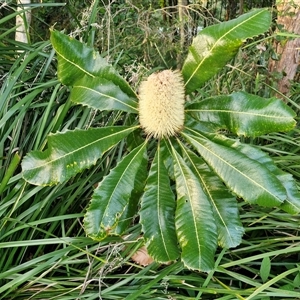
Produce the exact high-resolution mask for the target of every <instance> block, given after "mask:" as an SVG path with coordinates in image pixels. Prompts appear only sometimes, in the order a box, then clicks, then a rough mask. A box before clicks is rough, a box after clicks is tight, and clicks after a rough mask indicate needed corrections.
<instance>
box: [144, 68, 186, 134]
mask: <svg viewBox="0 0 300 300" xmlns="http://www.w3.org/2000/svg"><path fill="white" fill-rule="evenodd" d="M184 100H185V98H184V83H183V78H182V75H181V73H180V72H179V71H171V70H164V71H162V72H158V73H154V74H151V75H150V76H149V77H148V78H147V80H145V81H143V82H142V83H141V85H140V88H139V118H140V124H141V126H142V128H143V129H144V131H145V132H146V134H148V135H149V136H153V137H154V138H159V139H160V138H163V137H168V136H173V135H175V134H176V133H178V132H179V131H180V130H182V128H183V123H184Z"/></svg>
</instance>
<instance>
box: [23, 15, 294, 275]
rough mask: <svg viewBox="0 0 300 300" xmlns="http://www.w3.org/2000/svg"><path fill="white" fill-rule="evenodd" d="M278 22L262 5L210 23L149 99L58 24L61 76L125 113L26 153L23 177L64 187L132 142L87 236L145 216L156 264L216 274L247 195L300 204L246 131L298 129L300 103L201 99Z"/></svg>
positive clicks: (96, 204) (96, 105)
mask: <svg viewBox="0 0 300 300" xmlns="http://www.w3.org/2000/svg"><path fill="white" fill-rule="evenodd" d="M270 23H271V15H270V13H269V12H268V10H266V9H259V10H255V11H251V12H249V13H247V14H245V15H242V16H240V17H239V18H238V19H235V20H231V21H228V22H224V23H221V24H218V25H213V26H210V27H207V28H205V29H203V30H202V31H201V32H200V34H199V35H198V36H197V37H195V39H194V41H193V44H192V45H191V47H190V49H189V53H188V56H187V58H186V60H185V62H184V64H183V68H182V70H181V71H171V70H165V71H161V72H158V73H154V74H151V75H150V76H149V77H148V78H146V79H145V80H144V81H143V82H142V83H141V85H140V88H139V93H138V94H137V93H136V92H135V91H133V90H132V89H131V87H130V86H129V84H128V83H127V82H126V81H125V80H124V79H123V78H122V77H121V76H120V75H119V74H117V72H116V71H115V69H114V68H113V67H111V66H110V65H109V64H108V63H107V62H106V60H104V59H103V58H102V57H101V56H100V55H99V54H98V53H96V52H95V51H94V50H93V49H92V48H89V47H87V46H86V45H84V44H82V43H80V42H79V41H77V40H75V39H71V38H69V37H68V36H66V35H64V34H62V33H60V32H57V31H51V42H52V45H53V47H54V49H55V51H56V54H57V60H58V78H59V80H60V81H61V82H62V84H65V85H68V86H70V87H71V94H70V99H71V101H73V102H74V103H77V104H82V105H85V106H88V107H91V108H93V109H97V110H100V111H105V110H109V111H119V112H122V113H121V114H118V116H121V118H119V119H118V122H117V124H118V125H115V126H114V124H111V125H110V126H104V127H98V128H89V129H87V130H79V129H75V130H74V131H66V132H58V133H55V134H51V135H49V137H48V144H47V149H46V150H44V151H33V152H30V153H29V154H27V156H26V157H24V159H23V162H22V168H23V177H24V179H25V180H27V181H28V182H29V183H31V184H36V185H53V184H58V183H60V182H63V181H65V180H68V179H70V178H71V177H73V176H74V175H75V174H77V173H78V172H80V171H82V170H83V169H86V168H89V167H91V166H92V165H94V164H96V163H97V160H98V159H99V158H100V157H102V156H103V154H104V153H108V151H109V150H111V149H115V148H116V147H119V142H121V141H122V143H121V144H122V147H123V146H124V145H127V146H128V148H127V149H130V150H127V151H124V149H123V148H122V151H120V152H122V153H123V157H122V159H121V160H118V163H117V164H116V166H115V167H114V168H113V169H112V170H111V171H110V173H109V174H108V175H107V176H105V177H104V178H103V179H102V181H101V182H100V183H99V185H98V186H97V187H96V189H95V190H94V194H93V197H92V199H91V201H90V205H89V207H88V209H87V211H86V214H85V217H84V227H85V231H86V233H87V235H88V236H89V237H91V238H92V239H94V240H96V241H101V240H103V239H105V238H106V237H107V236H109V235H118V236H122V235H123V234H124V232H125V230H126V228H127V227H128V226H129V225H130V224H131V222H133V220H134V217H135V216H136V214H137V213H138V214H139V221H140V224H141V231H142V234H143V238H144V240H145V246H146V247H147V249H148V252H149V254H150V256H151V257H152V258H153V259H154V260H155V261H158V262H161V263H167V262H170V261H175V260H178V259H180V260H181V261H182V262H183V263H184V265H185V266H186V267H187V268H191V269H196V270H200V271H205V272H208V271H210V270H211V269H213V267H214V255H215V251H216V249H217V247H218V245H219V246H220V247H224V248H232V247H236V246H237V245H239V244H240V242H241V239H242V236H243V233H244V229H243V225H242V223H241V220H240V218H239V210H238V204H237V197H238V198H239V199H243V200H244V201H247V202H248V203H250V204H258V205H261V206H269V207H276V206H277V207H280V208H281V209H283V210H285V211H287V212H289V213H291V214H295V213H299V211H300V195H299V191H298V189H297V185H296V183H295V181H294V180H293V178H292V175H290V174H288V173H285V172H284V171H282V170H280V169H279V168H278V167H277V166H276V164H275V163H274V162H273V160H272V159H271V158H270V157H269V156H268V155H267V154H266V153H264V152H262V151H261V150H260V149H259V148H257V147H255V146H253V145H248V144H244V143H242V142H240V141H239V138H238V137H239V136H248V137H257V136H259V135H262V134H268V133H270V132H276V131H280V132H286V131H289V130H291V129H293V127H294V126H295V120H294V117H295V113H294V112H293V110H292V109H291V108H289V107H288V106H287V105H286V104H285V103H283V101H281V100H279V99H276V98H271V99H264V98H261V97H258V96H256V95H251V94H248V93H246V92H235V93H232V94H230V95H220V96H214V97H210V98H207V99H203V100H201V101H198V100H196V99H194V98H195V95H197V89H199V88H201V87H203V85H204V84H205V82H207V80H209V79H210V78H211V77H212V76H213V75H215V74H216V73H217V72H218V71H219V70H220V69H221V68H222V67H224V66H225V64H226V63H227V61H229V60H230V59H232V58H233V57H234V56H235V54H236V53H237V51H238V49H239V47H240V46H241V45H242V44H243V42H244V41H245V40H246V39H247V38H251V37H254V36H257V35H259V34H261V33H264V32H265V31H267V30H268V28H269V26H270ZM187 95H188V97H189V101H185V97H186V96H187ZM122 121H123V125H122ZM140 129H142V130H140ZM226 132H230V137H229V136H226V134H225V133H226ZM232 135H236V137H235V138H232Z"/></svg>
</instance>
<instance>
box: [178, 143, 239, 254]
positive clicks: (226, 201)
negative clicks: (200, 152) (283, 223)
mask: <svg viewBox="0 0 300 300" xmlns="http://www.w3.org/2000/svg"><path fill="white" fill-rule="evenodd" d="M182 151H183V152H184V158H185V161H186V162H187V163H188V165H189V166H190V169H191V170H192V171H193V172H194V174H195V175H196V176H197V178H198V179H199V181H200V183H201V185H202V188H203V190H204V192H205V193H206V195H207V197H208V199H209V200H210V202H211V205H212V208H213V213H214V221H215V222H216V225H217V232H218V244H219V245H220V246H221V247H223V248H232V247H236V246H237V245H239V244H240V243H241V241H242V236H243V234H244V228H243V225H242V223H241V220H240V217H239V210H238V205H237V200H236V198H235V197H233V195H232V194H231V193H230V192H229V191H228V189H227V188H226V187H225V186H224V184H223V182H222V181H221V180H220V178H219V177H218V176H216V175H215V174H214V173H213V172H212V171H211V170H210V169H209V168H208V166H207V165H206V163H205V162H204V161H203V160H202V159H201V158H200V157H198V156H197V155H195V154H194V153H193V152H191V151H190V150H188V149H186V148H184V147H182Z"/></svg>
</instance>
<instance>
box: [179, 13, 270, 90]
mask: <svg viewBox="0 0 300 300" xmlns="http://www.w3.org/2000/svg"><path fill="white" fill-rule="evenodd" d="M270 25H271V14H270V12H269V11H268V10H266V9H258V10H254V11H251V12H248V13H246V14H244V15H242V16H240V17H238V18H237V19H234V20H230V21H227V22H222V23H220V24H216V25H213V26H209V27H206V28H204V29H203V30H202V31H201V32H200V33H199V34H198V35H197V36H196V37H195V38H194V40H193V43H192V45H191V47H190V49H189V53H188V56H187V58H186V60H185V62H184V65H183V68H182V74H183V77H184V80H185V88H186V92H187V93H188V94H189V93H191V92H193V91H194V90H196V89H197V88H199V87H201V86H202V85H203V84H204V83H205V82H206V81H207V80H208V79H210V78H211V77H212V76H213V75H215V74H216V73H217V72H218V71H219V70H220V69H221V68H222V67H224V66H225V65H226V63H227V62H228V61H229V60H230V59H232V58H233V57H234V56H235V55H236V53H237V51H238V49H239V47H240V46H241V45H242V43H243V42H244V41H245V40H246V39H247V38H251V37H254V36H257V35H259V34H262V33H264V32H265V31H267V30H268V29H269V27H270Z"/></svg>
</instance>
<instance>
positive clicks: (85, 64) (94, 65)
mask: <svg viewBox="0 0 300 300" xmlns="http://www.w3.org/2000/svg"><path fill="white" fill-rule="evenodd" d="M50 40H51V43H52V45H53V47H54V49H55V51H56V54H57V60H58V78H59V80H60V81H61V82H62V83H63V84H65V85H69V86H73V85H74V84H75V82H76V81H78V80H80V79H81V78H83V77H84V76H86V77H88V78H90V79H92V78H95V77H98V78H103V79H106V80H107V81H110V82H111V84H114V85H115V86H116V87H119V88H120V89H121V90H122V91H123V92H124V93H125V94H127V95H128V96H129V97H133V98H137V97H136V94H135V92H134V91H133V90H132V89H131V87H130V86H129V84H128V83H127V82H126V80H125V79H123V78H122V77H121V76H120V75H119V74H118V73H117V71H116V70H115V69H114V68H113V67H112V66H110V65H109V64H108V63H107V61H106V60H105V59H104V58H102V57H101V56H100V55H99V53H98V52H96V51H94V49H93V48H90V47H88V46H86V45H85V44H83V43H81V42H79V41H77V40H75V39H73V38H71V37H69V36H67V35H65V34H63V33H61V32H59V31H56V30H51V36H50Z"/></svg>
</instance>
